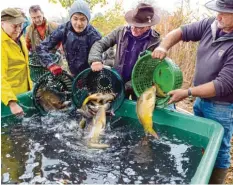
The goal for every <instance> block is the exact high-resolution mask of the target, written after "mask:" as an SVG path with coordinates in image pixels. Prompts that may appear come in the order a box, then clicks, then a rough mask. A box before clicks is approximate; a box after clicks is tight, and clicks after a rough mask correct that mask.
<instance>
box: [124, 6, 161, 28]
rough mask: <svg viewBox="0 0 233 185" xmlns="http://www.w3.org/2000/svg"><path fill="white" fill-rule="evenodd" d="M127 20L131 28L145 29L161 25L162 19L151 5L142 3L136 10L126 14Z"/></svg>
mask: <svg viewBox="0 0 233 185" xmlns="http://www.w3.org/2000/svg"><path fill="white" fill-rule="evenodd" d="M125 20H126V22H127V23H128V24H129V25H131V26H136V27H145V26H153V25H155V24H157V23H159V21H160V18H159V16H158V15H157V12H156V11H155V9H154V8H153V7H152V6H151V5H149V4H145V3H140V4H139V5H138V6H137V7H136V9H134V10H130V11H128V12H127V13H126V14H125Z"/></svg>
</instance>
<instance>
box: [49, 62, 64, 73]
mask: <svg viewBox="0 0 233 185" xmlns="http://www.w3.org/2000/svg"><path fill="white" fill-rule="evenodd" d="M48 69H49V71H50V72H51V73H52V74H53V75H60V74H61V73H62V68H61V66H59V65H57V64H52V65H51V66H49V67H48Z"/></svg>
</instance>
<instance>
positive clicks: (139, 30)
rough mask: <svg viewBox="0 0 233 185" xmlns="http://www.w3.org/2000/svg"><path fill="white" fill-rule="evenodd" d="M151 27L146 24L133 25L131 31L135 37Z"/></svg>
mask: <svg viewBox="0 0 233 185" xmlns="http://www.w3.org/2000/svg"><path fill="white" fill-rule="evenodd" d="M150 28H151V27H150V26H146V27H136V26H131V32H132V35H133V36H134V37H138V36H141V35H142V34H143V33H145V32H146V31H148V30H149V29H150Z"/></svg>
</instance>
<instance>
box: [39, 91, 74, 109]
mask: <svg viewBox="0 0 233 185" xmlns="http://www.w3.org/2000/svg"><path fill="white" fill-rule="evenodd" d="M37 98H38V100H39V103H40V104H41V105H42V107H43V108H44V110H45V111H47V112H48V111H52V110H61V109H64V108H67V107H68V106H69V105H71V101H62V99H61V97H60V96H59V95H57V94H56V93H54V92H52V91H50V90H39V91H38V93H37Z"/></svg>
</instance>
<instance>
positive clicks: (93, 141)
mask: <svg viewBox="0 0 233 185" xmlns="http://www.w3.org/2000/svg"><path fill="white" fill-rule="evenodd" d="M105 126H106V111H105V108H104V106H101V107H100V108H99V110H98V112H97V114H96V116H95V117H93V119H92V123H91V124H89V128H88V130H89V135H88V142H87V146H88V147H89V148H97V149H105V148H108V147H109V145H108V144H104V143H99V140H100V135H101V134H102V133H103V131H104V129H105Z"/></svg>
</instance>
